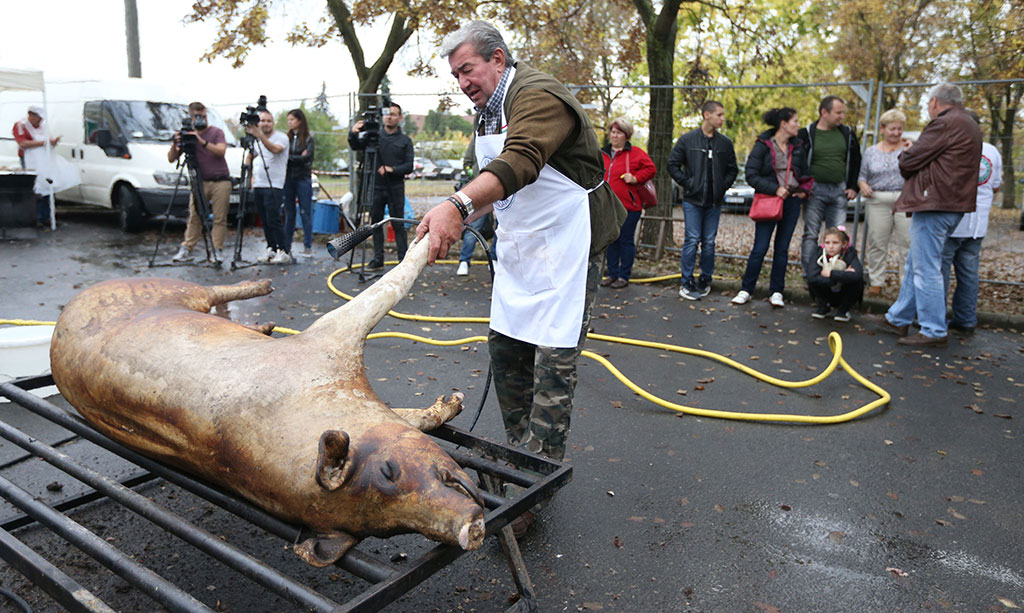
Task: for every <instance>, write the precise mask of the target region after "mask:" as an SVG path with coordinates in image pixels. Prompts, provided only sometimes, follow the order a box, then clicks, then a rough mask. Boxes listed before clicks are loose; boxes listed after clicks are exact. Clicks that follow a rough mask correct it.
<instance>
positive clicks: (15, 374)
mask: <svg viewBox="0 0 1024 613" xmlns="http://www.w3.org/2000/svg"><path fill="white" fill-rule="evenodd" d="M52 338H53V326H11V327H2V328H0V381H4V382H7V381H10V380H11V379H18V378H20V377H30V376H34V375H43V374H46V373H48V372H50V339H52ZM32 393H33V394H35V395H36V396H39V397H42V398H45V397H47V396H52V395H53V394H56V393H57V388H56V387H55V386H48V387H43V388H39V389H35V390H32ZM0 402H9V400H8V399H7V398H4V397H0Z"/></svg>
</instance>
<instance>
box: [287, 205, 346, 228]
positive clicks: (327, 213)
mask: <svg viewBox="0 0 1024 613" xmlns="http://www.w3.org/2000/svg"><path fill="white" fill-rule="evenodd" d="M295 217H296V219H295V224H296V225H297V226H298V227H299V228H301V227H302V216H301V215H296V216H295ZM338 217H339V215H338V203H337V202H334V201H333V200H317V201H316V202H314V203H313V234H337V233H338Z"/></svg>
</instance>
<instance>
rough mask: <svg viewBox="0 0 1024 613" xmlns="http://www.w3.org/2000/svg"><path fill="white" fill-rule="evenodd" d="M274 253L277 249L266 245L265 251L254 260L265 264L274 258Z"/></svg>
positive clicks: (275, 253)
mask: <svg viewBox="0 0 1024 613" xmlns="http://www.w3.org/2000/svg"><path fill="white" fill-rule="evenodd" d="M275 255H277V251H276V250H274V248H273V247H271V246H270V245H267V251H266V253H264V254H263V255H261V256H260V257H258V258H256V261H257V262H260V263H262V264H267V263H269V262H270V260H272V259H274V256H275Z"/></svg>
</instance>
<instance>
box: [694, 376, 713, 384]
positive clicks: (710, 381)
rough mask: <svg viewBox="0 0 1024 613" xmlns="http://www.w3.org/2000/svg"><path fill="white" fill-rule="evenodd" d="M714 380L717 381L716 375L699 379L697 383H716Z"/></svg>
mask: <svg viewBox="0 0 1024 613" xmlns="http://www.w3.org/2000/svg"><path fill="white" fill-rule="evenodd" d="M714 382H715V378H714V377H708V378H706V379H697V383H714Z"/></svg>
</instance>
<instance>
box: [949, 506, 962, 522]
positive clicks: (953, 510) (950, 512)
mask: <svg viewBox="0 0 1024 613" xmlns="http://www.w3.org/2000/svg"><path fill="white" fill-rule="evenodd" d="M946 512H947V513H949V514H950V515H952V516H953V517H955V518H957V519H967V518H966V517H964V516H963V515H961V514H960V513H957V512H956V509H954V508H953V507H949V508H948V509H946Z"/></svg>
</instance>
